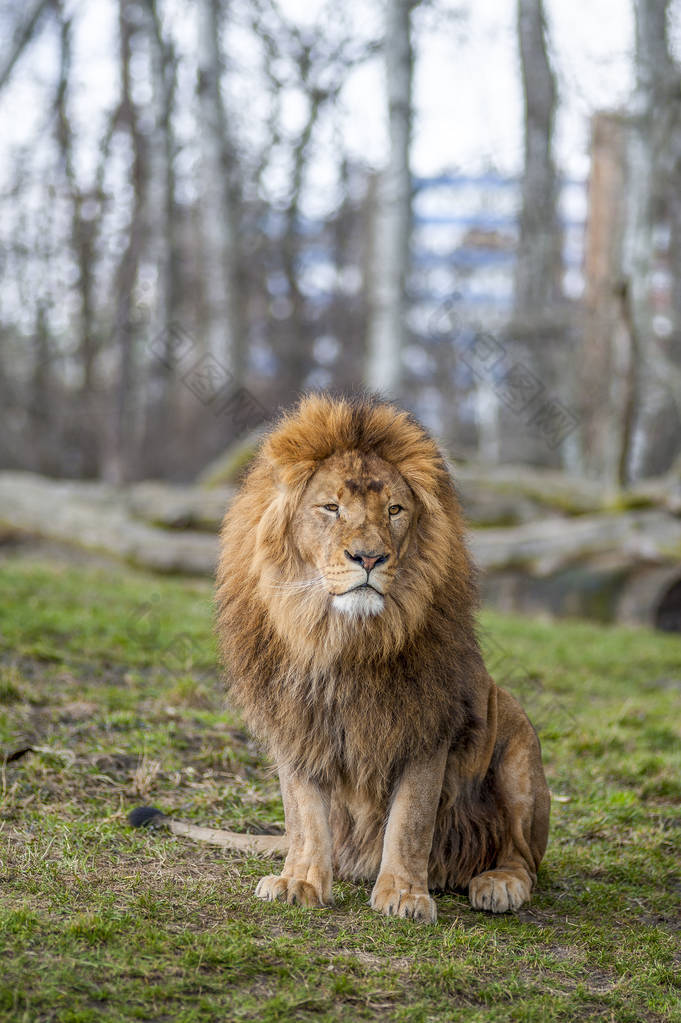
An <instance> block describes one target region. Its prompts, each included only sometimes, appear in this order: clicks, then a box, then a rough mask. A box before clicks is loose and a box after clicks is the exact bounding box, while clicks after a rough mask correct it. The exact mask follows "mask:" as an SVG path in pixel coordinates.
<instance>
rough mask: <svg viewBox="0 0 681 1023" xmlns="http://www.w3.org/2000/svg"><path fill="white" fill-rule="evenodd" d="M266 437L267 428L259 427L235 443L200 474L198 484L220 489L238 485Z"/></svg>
mask: <svg viewBox="0 0 681 1023" xmlns="http://www.w3.org/2000/svg"><path fill="white" fill-rule="evenodd" d="M264 435H265V427H264V426H259V427H258V428H257V429H255V430H252V431H251V432H250V433H247V434H246V436H245V437H241V438H240V439H239V440H237V441H235V442H234V443H233V444H231V445H230V446H229V447H228V448H227V450H226V451H225V452H224V453H223V454H221V455H218V457H217V458H216V459H214V460H213V461H212V462H209V464H208V465H207V466H206V468H205V469H203V471H202V472H200V473H199V475H198V476H197V480H196V481H197V483H199V484H200V485H201V486H202V487H219V486H228V485H230V484H232V485H233V484H235V483H238V482H239V480H240V479H241V478H242V476H243V474H244V473H245V471H246V469H248V466H249V465H250V464H251V462H252V461H253V458H254V457H255V455H256V452H257V450H258V448H259V447H260V442H261V440H262V439H263V437H264Z"/></svg>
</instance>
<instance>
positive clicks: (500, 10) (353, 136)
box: [0, 0, 633, 213]
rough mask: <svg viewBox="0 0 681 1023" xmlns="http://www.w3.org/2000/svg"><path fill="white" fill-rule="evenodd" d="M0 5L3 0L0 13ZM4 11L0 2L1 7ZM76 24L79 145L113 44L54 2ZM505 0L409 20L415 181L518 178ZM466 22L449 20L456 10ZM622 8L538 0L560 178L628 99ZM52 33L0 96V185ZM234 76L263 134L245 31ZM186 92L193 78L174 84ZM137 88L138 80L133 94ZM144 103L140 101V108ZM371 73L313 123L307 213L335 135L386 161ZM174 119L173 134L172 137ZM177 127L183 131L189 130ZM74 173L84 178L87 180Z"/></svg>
mask: <svg viewBox="0 0 681 1023" xmlns="http://www.w3.org/2000/svg"><path fill="white" fill-rule="evenodd" d="M8 2H9V0H5V3H6V4H7V3H8ZM280 2H281V6H282V8H283V9H284V10H285V11H286V12H287V13H288V14H289V15H291V16H292V17H294V18H295V19H296V20H297V21H298V22H299V23H300V24H301V25H307V26H309V27H311V28H313V29H314V28H315V26H317V27H318V28H320V29H321V28H323V25H324V17H323V15H322V16H321V17H320V11H323V9H324V3H323V0H280ZM1 7H2V4H1V3H0V10H1ZM66 7H67V10H69V11H70V12H73V13H74V14H75V15H76V19H75V20H76V24H77V25H78V30H77V32H76V35H75V40H74V44H75V45H74V49H75V54H74V57H75V59H74V66H75V68H76V69H77V82H78V92H77V104H75V106H74V116H75V118H76V121H77V126H78V127H79V129H80V132H81V134H82V135H83V137H84V138H87V136H88V133H91V134H92V138H93V142H94V140H95V139H96V138H97V137H98V136H99V135H100V131H101V129H100V123H101V117H102V112H103V111H104V110H106V109H107V108H109V107H110V106H111V105H112V103H113V100H114V97H115V94H116V90H117V74H118V71H117V67H116V64H115V53H114V52H113V50H114V47H113V46H112V40H114V39H115V35H116V14H115V8H114V4H113V2H112V0H66ZM515 7H516V3H515V0H474V2H466V3H464V2H462V0H459V2H457V0H438V8H439V10H440V11H442V10H444V11H445V17H444V18H443V16H442V15H441V14H436V13H435V12H434V11H433V10H432V7H430V6H429V5H423V6H421V7H420V8H417V9H416V12H415V15H414V24H415V43H416V48H417V54H418V59H417V62H416V68H415V77H414V103H415V117H414V134H413V147H412V166H413V170H414V173H415V174H416V175H418V176H428V175H436V174H438V173H441V172H443V171H446V170H452V169H457V170H460V171H463V172H465V173H471V174H474V173H477V172H480V171H483V170H486V169H490V168H493V169H496V170H498V171H500V172H502V173H505V174H506V173H507V174H514V173H518V172H519V171H520V170H521V167H522V97H521V92H520V82H519V67H518V55H517V46H516V40H515V30H514V29H515V25H514V22H515ZM166 8H167V9H168V10H169V12H170V15H171V18H172V21H173V24H174V26H175V29H176V33H178V35H179V38H181V39H182V40H183V41H184V40H186V45H187V47H188V48H189V49H191V46H192V43H193V39H191V36H192V33H193V32H194V31H195V26H194V23H193V22H194V10H195V8H193V5H191V4H187V3H186V2H182V0H167V4H166ZM462 8H463V9H464V12H465V13H464V14H463V15H462V14H461V9H462ZM631 8H632V2H631V0H546V9H547V17H548V23H549V34H550V40H551V59H552V63H553V65H554V68H555V70H556V74H557V77H558V83H559V90H560V98H561V112H560V115H559V120H558V123H557V127H556V139H555V147H556V155H557V160H558V163H559V166H560V167H561V169H562V170H563V172H564V173H565V174H566V175H567V176H569V177H576V178H580V179H584V178H585V177H586V175H587V173H588V165H589V164H588V137H589V116H590V115H591V114H592V113H593V112H594V111H595V110H599V109H604V108H608V109H612V108H615V107H618V106H620V105H622V104H625V103H626V102H627V99H628V98H629V97H630V95H631V91H632V86H633V75H632V64H631V52H632V46H633V16H632V9H631ZM344 11H345V13H346V16H347V17H348V19H349V20H350V22H351V23H352V24H353V27H354V28H355V29H356V31H357V33H358V34H359V35H364V36H370V35H371V34H372V33H377V32H378V31H379V28H380V23H379V19H380V8H379V7H378V5H376V4H367V3H365V2H363V0H361V2H360V0H348V2H347V6H346V7H345V8H344ZM53 36H54V33H43V36H42V37H41V38H40V39H39V40H38V41H37V42H36V43H35V44H34V45H33V46H32V47H31V48H30V49H29V50H28V51H27V52H26V53H25V54H24V57H23V60H22V64H21V66H20V67H19V68H18V72H17V74H16V75H15V76H14V79H13V81H12V82H11V83H10V86H9V87H8V88H7V89H6V90H5V93H4V94H3V95H2V96H1V97H0V124H1V125H2V132H0V187H1V186H2V183H3V177H4V175H3V166H6V165H7V159H6V157H7V154H8V152H9V150H10V149H11V148H13V147H14V146H15V145H16V144H20V143H29V142H30V140H31V139H32V138H33V137H34V135H35V133H36V128H37V127H38V126H39V125H40V123H41V120H42V121H43V122H44V119H45V117H46V110H45V105H44V101H41V99H40V94H41V92H42V91H43V90H44V89H46V88H49V87H50V84H51V83H52V82H54V80H55V77H56V71H57V63H56V57H57V54H56V47H55V44H54V41H53ZM229 42H230V43H231V44H232V45H233V47H234V49H233V52H232V53H231V54H230V60H231V63H232V67H233V68H235V72H234V74H233V75H232V76H231V77H230V86H229V88H230V90H232V96H231V97H229V98H230V99H231V101H232V102H233V109H234V112H235V120H236V122H237V123H238V127H239V131H241V132H244V133H246V134H247V135H248V134H251V135H252V137H253V138H254V140H255V139H256V138H257V136H258V135H260V136H262V132H263V124H264V113H265V108H264V106H263V103H262V101H260V100H258V98H257V89H254V88H253V83H254V82H255V81H256V80H257V77H258V74H259V68H258V61H259V57H258V53H257V47H254V46H252V45H250V44H249V42H248V39H247V38H246V34H245V33H244V32H243V31H239V30H238V29H237V30H235V34H234V35H233V37H231V38H230V39H229ZM185 84H186V86H187V90H186V91H188V92H189V93H191V90H192V87H193V80H192V79H191V78H190V77H189V76H188V77H187V80H186V82H185ZM139 87H140V89H142V90H143V89H144V83H141V84H140V86H139ZM138 98H139V99H140V100H142V101H143V100H144V95H143V94H140V95H139V97H138ZM302 103H303V100H302V99H301V97H299V96H296V94H295V93H294V92H291V93H290V94H289V95H287V96H286V98H285V102H284V104H283V116H284V122H285V124H287V125H288V126H290V127H291V128H295V127H296V125H297V124H298V123H299V122H300V118H301V114H302ZM384 108H385V94H384V85H383V69H382V67H381V62H380V59H379V58H378V57H376V58H374V59H372V60H371V61H368V62H367V63H366V64H365V65H364V66H362V67H361V68H360V69H358V70H356V71H355V72H354V73H352V74H351V75H350V77H349V79H348V81H347V82H346V85H345V87H344V89H343V91H342V93H341V97H340V106H339V109H338V110H337V111H336V114H335V116H334V117H333V118H327V119H326V120H322V122H321V123H320V125H319V128H318V133H317V138H316V144H315V169H314V174H313V176H312V178H311V185H312V187H311V188H310V191H309V196H308V204H309V210H308V212H310V213H315V212H319V213H322V212H323V211H324V207H325V205H327V204H328V196H329V195H330V194H331V193H332V192H333V182H334V178H335V175H336V173H337V161H336V158H335V151H336V143H337V141H338V137H339V134H340V136H341V137H342V141H343V145H344V147H345V149H346V151H348V152H349V153H350V155H351V156H355V157H357V158H358V159H360V160H363V161H366V162H368V163H370V164H372V165H374V166H375V167H380V165H381V163H382V160H383V158H384V156H385V151H386V125H385V116H384ZM183 117H184V119H185V121H186V120H187V111H186V110H185V111H184V113H182V112H181V115H180V135H182V131H183ZM184 127H185V128H186V130H187V131H189V124H188V123H187V124H185V125H184ZM95 156H96V151H95V149H94V147H93V145H90V146H88V145H87V144H85V145H84V146H83V147H81V152H80V155H79V159H80V160H81V161H82V164H83V166H84V169H85V170H86V172H87V171H88V170H89V169H90V167H89V166H88V165H94V161H95ZM284 170H285V169H284V167H283V166H280V167H278V166H277V162H276V160H275V161H273V163H272V167H271V170H270V176H269V182H268V183H269V184H270V186H271V188H272V190H273V192H274V193H276V191H277V188H278V187H279V183H278V177H279V178H281V180H282V185H281V187H283V182H284V179H285V177H286V175H285V173H284ZM86 176H88V175H87V173H86Z"/></svg>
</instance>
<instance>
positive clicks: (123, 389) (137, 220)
mask: <svg viewBox="0 0 681 1023" xmlns="http://www.w3.org/2000/svg"><path fill="white" fill-rule="evenodd" d="M134 7H135V4H134V3H132V2H131V0H119V16H118V25H119V33H120V65H121V106H120V113H119V123H120V127H121V128H124V129H125V130H126V131H127V133H128V136H129V141H130V147H131V150H132V161H131V165H130V185H131V191H132V209H131V212H130V220H129V223H128V228H127V243H126V246H125V248H124V250H123V254H122V256H121V259H120V262H119V264H118V267H117V269H116V279H115V297H114V330H113V339H114V349H115V351H116V352H117V353H118V379H117V381H116V388H115V395H114V414H113V443H112V446H111V448H110V450H109V451H108V453H107V455H108V457H107V461H106V466H105V470H104V474H105V476H106V477H107V478H108V479H109V480H111V482H115V483H121V482H123V481H124V480H126V479H128V478H130V477H131V475H133V473H134V465H133V461H134V454H135V452H134V441H135V433H136V415H137V411H138V410H137V408H136V404H135V391H136V387H135V378H134V361H135V350H134V349H135V332H136V324H135V322H134V316H133V308H134V297H135V287H136V284H137V274H138V270H139V263H140V258H141V255H142V250H143V247H144V244H145V238H146V216H145V214H146V201H147V187H148V179H149V167H148V153H147V141H146V139H145V137H144V135H143V134H142V132H141V131H140V127H139V114H138V111H137V107H136V105H135V103H134V102H133V99H132V90H131V72H130V62H131V56H132V36H133V33H134V31H135V28H134V26H135V24H136V22H135V17H134V12H133V10H132V8H134Z"/></svg>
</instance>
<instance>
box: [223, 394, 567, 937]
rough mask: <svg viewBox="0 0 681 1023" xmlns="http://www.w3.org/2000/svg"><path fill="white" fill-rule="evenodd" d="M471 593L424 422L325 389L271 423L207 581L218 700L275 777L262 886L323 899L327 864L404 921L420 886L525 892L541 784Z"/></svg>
mask: <svg viewBox="0 0 681 1023" xmlns="http://www.w3.org/2000/svg"><path fill="white" fill-rule="evenodd" d="M475 605H476V587H475V581H474V573H473V570H472V567H471V562H470V559H469V556H468V553H467V550H466V546H465V542H464V535H463V523H462V517H461V512H460V508H459V504H458V501H457V498H456V494H455V491H454V486H453V483H452V480H451V477H450V474H449V472H448V470H447V467H446V465H445V463H444V461H443V458H442V456H441V454H440V451H439V450H438V447H437V445H436V443H435V442H434V441H433V439H432V438H431V437H430V436H429V435H428V433H427V432H426V431H425V430H424V429H423V427H421V426H420V425H419V424H418V423H417V422H416V421H415V420H414V419H413V418H412V417H411V416H409V415H408V414H407V413H406V412H404V411H402V410H400V409H398V408H396V407H395V406H393V405H391V404H389V403H386V402H383V401H381V400H378V399H371V398H367V399H352V400H349V399H335V398H331V397H329V396H325V395H314V396H311V397H307V398H305V399H303V401H301V403H300V404H299V405H298V406H297V407H296V408H295V409H294V410H292V411H291V412H290V413H289V414H287V415H285V416H284V417H283V418H282V419H281V421H280V422H279V423H278V424H277V425H276V426H275V428H274V429H273V430H272V432H271V433H270V434H269V435H268V436H267V438H266V439H265V441H264V443H263V446H262V448H261V450H260V453H259V455H258V457H257V459H256V461H255V464H254V465H253V468H252V469H251V471H250V473H249V475H248V477H247V478H246V480H245V482H244V485H243V487H242V489H241V491H240V493H239V495H238V496H237V498H236V499H235V501H234V502H233V504H232V506H231V507H230V509H229V511H228V513H227V515H226V517H225V521H224V526H223V529H222V534H221V555H220V563H219V570H218V590H217V608H218V618H217V624H218V637H219V644H220V648H221V653H222V657H223V659H224V663H225V666H226V670H227V679H228V687H229V692H230V695H231V697H232V699H233V700H234V702H235V703H236V704H237V705H238V706H239V707H240V708H241V709H242V711H243V713H244V714H245V717H246V720H247V721H248V723H249V725H250V726H251V728H252V729H253V730H254V731H255V733H256V734H257V735H258V736H259V737H260V738H261V739H262V740H263V741H264V742H265V743H266V745H267V747H268V749H269V752H270V753H271V755H272V757H273V758H274V760H275V761H276V763H277V766H278V769H279V773H280V779H281V782H282V795H283V798H284V807H285V811H286V821H287V835H288V840H289V855H288V857H287V860H286V864H285V867H284V871H283V873H282V874H281V875H280V876H278V877H268V878H264V879H263V881H262V882H261V884H260V886H259V888H258V894H259V895H261V897H264V898H286V899H288V900H289V901H298V902H301V903H303V904H306V905H307V904H309V905H323V904H326V903H328V902H329V901H330V898H331V880H332V872H334V871H335V872H336V873H338V874H339V875H340V876H342V877H345V878H357V879H359V878H372V879H373V878H377V881H376V885H375V887H374V893H373V896H372V904H373V905H374V907H375V908H376V909H379V910H382V911H383V912H387V913H395V914H399V915H407V916H414V917H415V918H422V919H431V920H432V919H434V918H435V909H434V904H433V903H432V900H431V899H430V896H429V895H428V888H430V889H436V888H446V887H455V888H460V889H465V888H468V889H469V894H470V897H471V901H472V902H473V904H474V905H476V906H478V907H480V908H485V909H490V910H496V911H504V910H506V909H509V908H517V906H518V905H520V904H521V903H522V902H523V901H525V900H526V899H527V898H528V897H529V894H530V891H531V888H532V886H533V885H534V882H535V879H536V872H537V867H538V865H539V861H540V860H541V857H542V855H543V853H544V849H545V846H546V840H547V833H548V815H549V798H548V790H547V788H546V782H545V780H544V774H543V770H542V766H541V758H540V753H539V744H538V741H537V739H536V735H535V733H534V731H533V729H532V727H531V725H530V724H529V722H528V720H527V718H526V717H525V715H524V713H523V711H522V710H521V708H520V707H519V705H518V704H517V703H516V702H515V700H513V698H512V697H510V696H509V695H508V694H507V693H505V692H504V691H503V690H499V689H498V688H497V687H496V686H495V684H494V683H493V681H492V680H491V679H490V677H489V675H488V674H487V672H486V670H485V667H484V664H483V661H482V657H481V655H480V650H479V647H478V643H477V640H476V635H475V627H474V609H475ZM480 875H482V876H480Z"/></svg>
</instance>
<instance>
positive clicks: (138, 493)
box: [127, 482, 236, 533]
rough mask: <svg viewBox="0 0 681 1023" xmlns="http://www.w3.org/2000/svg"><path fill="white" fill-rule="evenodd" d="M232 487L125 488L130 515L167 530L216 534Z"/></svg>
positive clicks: (159, 485) (149, 484)
mask: <svg viewBox="0 0 681 1023" xmlns="http://www.w3.org/2000/svg"><path fill="white" fill-rule="evenodd" d="M235 489H236V488H235V487H215V488H213V489H210V490H204V489H202V488H200V487H196V486H175V485H173V484H170V483H162V482H145V483H135V484H133V485H132V486H131V487H129V489H128V491H127V495H128V508H129V509H130V513H131V515H133V516H134V517H135V518H137V519H144V520H145V521H147V522H151V523H153V524H154V525H157V526H164V527H165V528H167V529H195V530H199V531H201V532H209V533H217V532H218V530H219V529H220V525H221V523H222V519H223V517H224V514H225V511H226V510H227V505H228V504H229V502H230V501H231V500H232V497H233V496H234V493H235Z"/></svg>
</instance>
